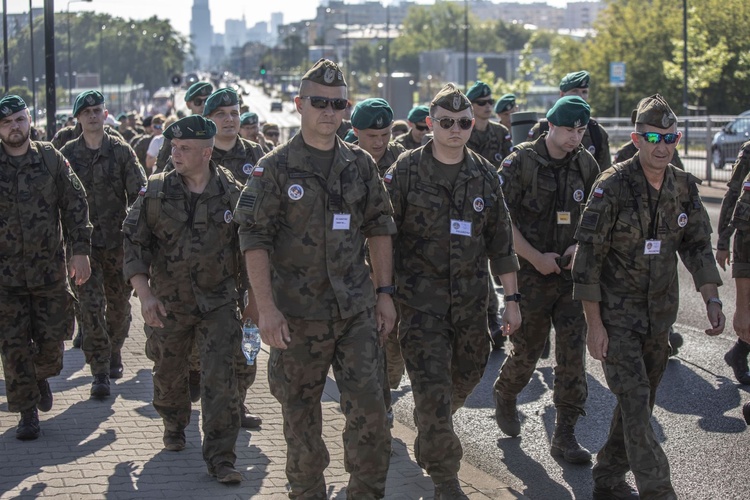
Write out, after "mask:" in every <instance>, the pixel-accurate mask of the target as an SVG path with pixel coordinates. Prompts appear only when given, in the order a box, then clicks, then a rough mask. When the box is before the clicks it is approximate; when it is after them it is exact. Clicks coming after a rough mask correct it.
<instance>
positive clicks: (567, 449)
mask: <svg viewBox="0 0 750 500" xmlns="http://www.w3.org/2000/svg"><path fill="white" fill-rule="evenodd" d="M549 452H550V454H551V455H552V456H553V457H562V458H563V459H564V460H565V461H566V462H568V463H571V464H585V463H588V462H590V461H591V453H590V452H589V450H587V449H586V448H584V447H583V446H581V445H580V444H578V440H577V439H576V436H575V433H574V432H573V426H572V425H569V424H560V423H558V424H557V425H556V426H555V434H554V435H553V436H552V445H551V446H550V450H549Z"/></svg>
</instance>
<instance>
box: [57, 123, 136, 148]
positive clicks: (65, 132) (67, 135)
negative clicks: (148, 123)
mask: <svg viewBox="0 0 750 500" xmlns="http://www.w3.org/2000/svg"><path fill="white" fill-rule="evenodd" d="M104 131H105V132H106V133H107V134H109V135H111V136H112V137H116V138H118V139H120V140H121V141H124V140H125V139H123V137H122V135H121V134H120V132H118V131H117V129H115V128H112V127H110V126H109V125H104ZM82 133H83V126H82V125H81V124H80V123H76V124H75V125H69V126H67V127H63V128H61V129H60V130H58V131H57V132H56V133H55V136H54V137H53V138H52V145H53V146H54V147H55V149H57V150H58V151H60V150H61V149H62V147H63V146H65V145H66V144H67V143H69V142H70V141H72V140H73V139H76V138H77V137H80V135H81V134H82Z"/></svg>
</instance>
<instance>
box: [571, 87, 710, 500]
mask: <svg viewBox="0 0 750 500" xmlns="http://www.w3.org/2000/svg"><path fill="white" fill-rule="evenodd" d="M635 121H636V125H635V132H633V133H631V135H630V136H631V138H632V139H633V142H634V143H635V145H636V147H637V148H638V153H637V154H636V155H635V156H634V157H633V158H631V159H630V160H628V161H626V162H624V163H619V164H617V165H615V166H614V167H612V168H609V169H607V170H606V171H605V172H603V173H602V174H601V176H600V177H599V180H598V181H597V183H596V184H595V185H594V189H593V190H592V192H591V196H590V197H589V199H588V202H587V204H586V208H585V209H584V211H583V214H582V216H581V221H580V224H579V226H578V230H577V231H576V240H578V249H577V251H576V255H575V258H574V262H573V281H574V287H573V298H574V299H576V300H581V301H582V302H583V309H584V313H585V315H586V323H587V325H588V335H587V345H588V349H589V352H590V354H591V356H592V357H593V358H594V359H597V360H599V361H601V362H602V365H603V369H604V375H605V377H606V379H607V384H608V385H609V388H610V390H611V391H612V392H613V393H614V395H615V396H616V398H617V406H616V407H615V410H614V415H613V418H612V425H611V428H610V432H609V437H608V438H607V441H606V443H605V444H604V446H603V447H602V449H601V450H600V451H599V454H598V455H597V463H596V465H595V466H594V469H593V477H594V493H593V497H594V499H595V500H597V499H605V498H606V499H610V498H639V497H638V494H636V493H635V492H634V491H633V490H632V489H631V488H630V486H629V485H628V484H627V483H626V482H625V474H626V473H627V472H628V470H631V471H632V472H633V475H634V476H635V482H636V485H637V487H638V492H639V493H640V496H641V497H643V498H659V499H676V498H677V496H676V494H675V492H674V489H673V487H672V484H671V481H670V473H669V463H668V461H667V456H666V454H665V453H664V451H663V450H662V448H661V446H659V443H658V441H657V439H656V436H655V435H654V430H653V428H652V427H651V422H650V418H651V413H652V410H653V406H654V398H655V396H656V390H657V387H658V385H659V381H660V380H661V377H662V375H663V374H664V370H665V369H666V366H667V360H668V358H669V342H668V337H667V332H668V331H669V327H670V325H672V324H673V323H674V321H675V319H676V317H677V310H678V307H679V297H678V279H677V258H676V255H675V254H676V253H679V254H680V257H681V258H682V261H683V263H684V264H685V267H687V269H688V271H690V273H691V274H692V275H693V281H694V282H695V287H696V289H697V290H699V291H700V293H701V295H702V296H703V300H705V301H706V310H707V316H708V320H709V322H710V323H711V325H710V328H708V329H707V330H706V334H708V335H718V334H720V333H721V332H722V331H723V329H724V315H723V314H722V312H721V301H720V300H719V296H718V288H717V285H720V284H721V278H720V277H719V272H718V270H717V268H716V261H715V260H714V256H713V254H712V250H711V223H710V220H709V218H708V214H707V213H706V210H705V208H704V207H703V205H702V203H701V199H700V196H699V194H698V188H697V185H696V183H697V182H699V181H698V180H697V179H695V177H693V176H691V175H690V174H688V173H685V172H683V171H681V170H678V169H677V168H675V167H674V166H672V165H669V161H670V160H671V158H672V153H673V150H674V148H675V147H677V143H678V141H679V137H680V134H678V133H677V132H676V130H677V118H676V116H675V114H674V113H673V112H672V110H671V109H670V108H669V105H668V104H667V102H666V101H665V100H664V98H663V97H661V96H660V95H658V94H657V95H654V96H651V97H647V98H645V99H643V100H641V102H640V103H639V105H638V113H637V116H636V120H635Z"/></svg>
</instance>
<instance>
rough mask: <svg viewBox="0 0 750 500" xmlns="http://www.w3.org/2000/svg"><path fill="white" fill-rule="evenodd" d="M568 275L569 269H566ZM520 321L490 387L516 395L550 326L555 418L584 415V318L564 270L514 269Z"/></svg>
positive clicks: (505, 394)
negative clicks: (545, 273)
mask: <svg viewBox="0 0 750 500" xmlns="http://www.w3.org/2000/svg"><path fill="white" fill-rule="evenodd" d="M568 276H569V275H568ZM518 287H519V290H520V291H521V293H523V299H522V300H521V302H520V308H521V317H522V318H523V322H522V323H521V327H520V328H519V329H518V330H517V331H516V333H514V334H513V335H511V337H510V340H511V342H512V343H513V350H512V352H511V354H510V356H508V358H507V359H506V360H505V363H503V366H502V368H501V369H500V373H499V374H498V377H497V380H495V392H496V393H497V394H498V395H499V396H501V397H503V398H505V399H513V398H515V397H516V396H517V395H518V394H519V393H520V392H521V391H522V390H523V388H524V387H526V385H527V384H528V383H529V380H530V379H531V376H532V375H533V374H534V370H535V369H536V364H537V362H538V361H539V357H540V356H541V355H542V351H543V350H544V344H545V342H546V341H547V338H548V337H549V331H550V326H554V327H555V379H554V385H553V401H554V404H555V408H556V409H557V422H558V423H562V424H568V425H575V423H576V421H577V420H578V417H579V415H585V414H586V412H585V411H584V405H585V403H586V397H587V396H588V385H587V383H586V320H585V318H584V316H583V307H582V306H581V302H580V301H579V300H573V282H572V281H570V280H569V279H567V278H566V276H564V275H557V274H553V275H548V276H542V275H541V274H539V273H538V272H536V271H533V270H528V269H523V270H521V271H519V272H518Z"/></svg>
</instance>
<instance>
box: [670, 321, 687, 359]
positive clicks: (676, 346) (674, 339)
mask: <svg viewBox="0 0 750 500" xmlns="http://www.w3.org/2000/svg"><path fill="white" fill-rule="evenodd" d="M684 343H685V340H684V339H683V338H682V334H681V333H680V332H676V331H674V329H673V328H672V327H670V328H669V347H670V348H671V351H670V353H669V355H670V356H677V353H678V352H679V351H680V347H682V344H684Z"/></svg>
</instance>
